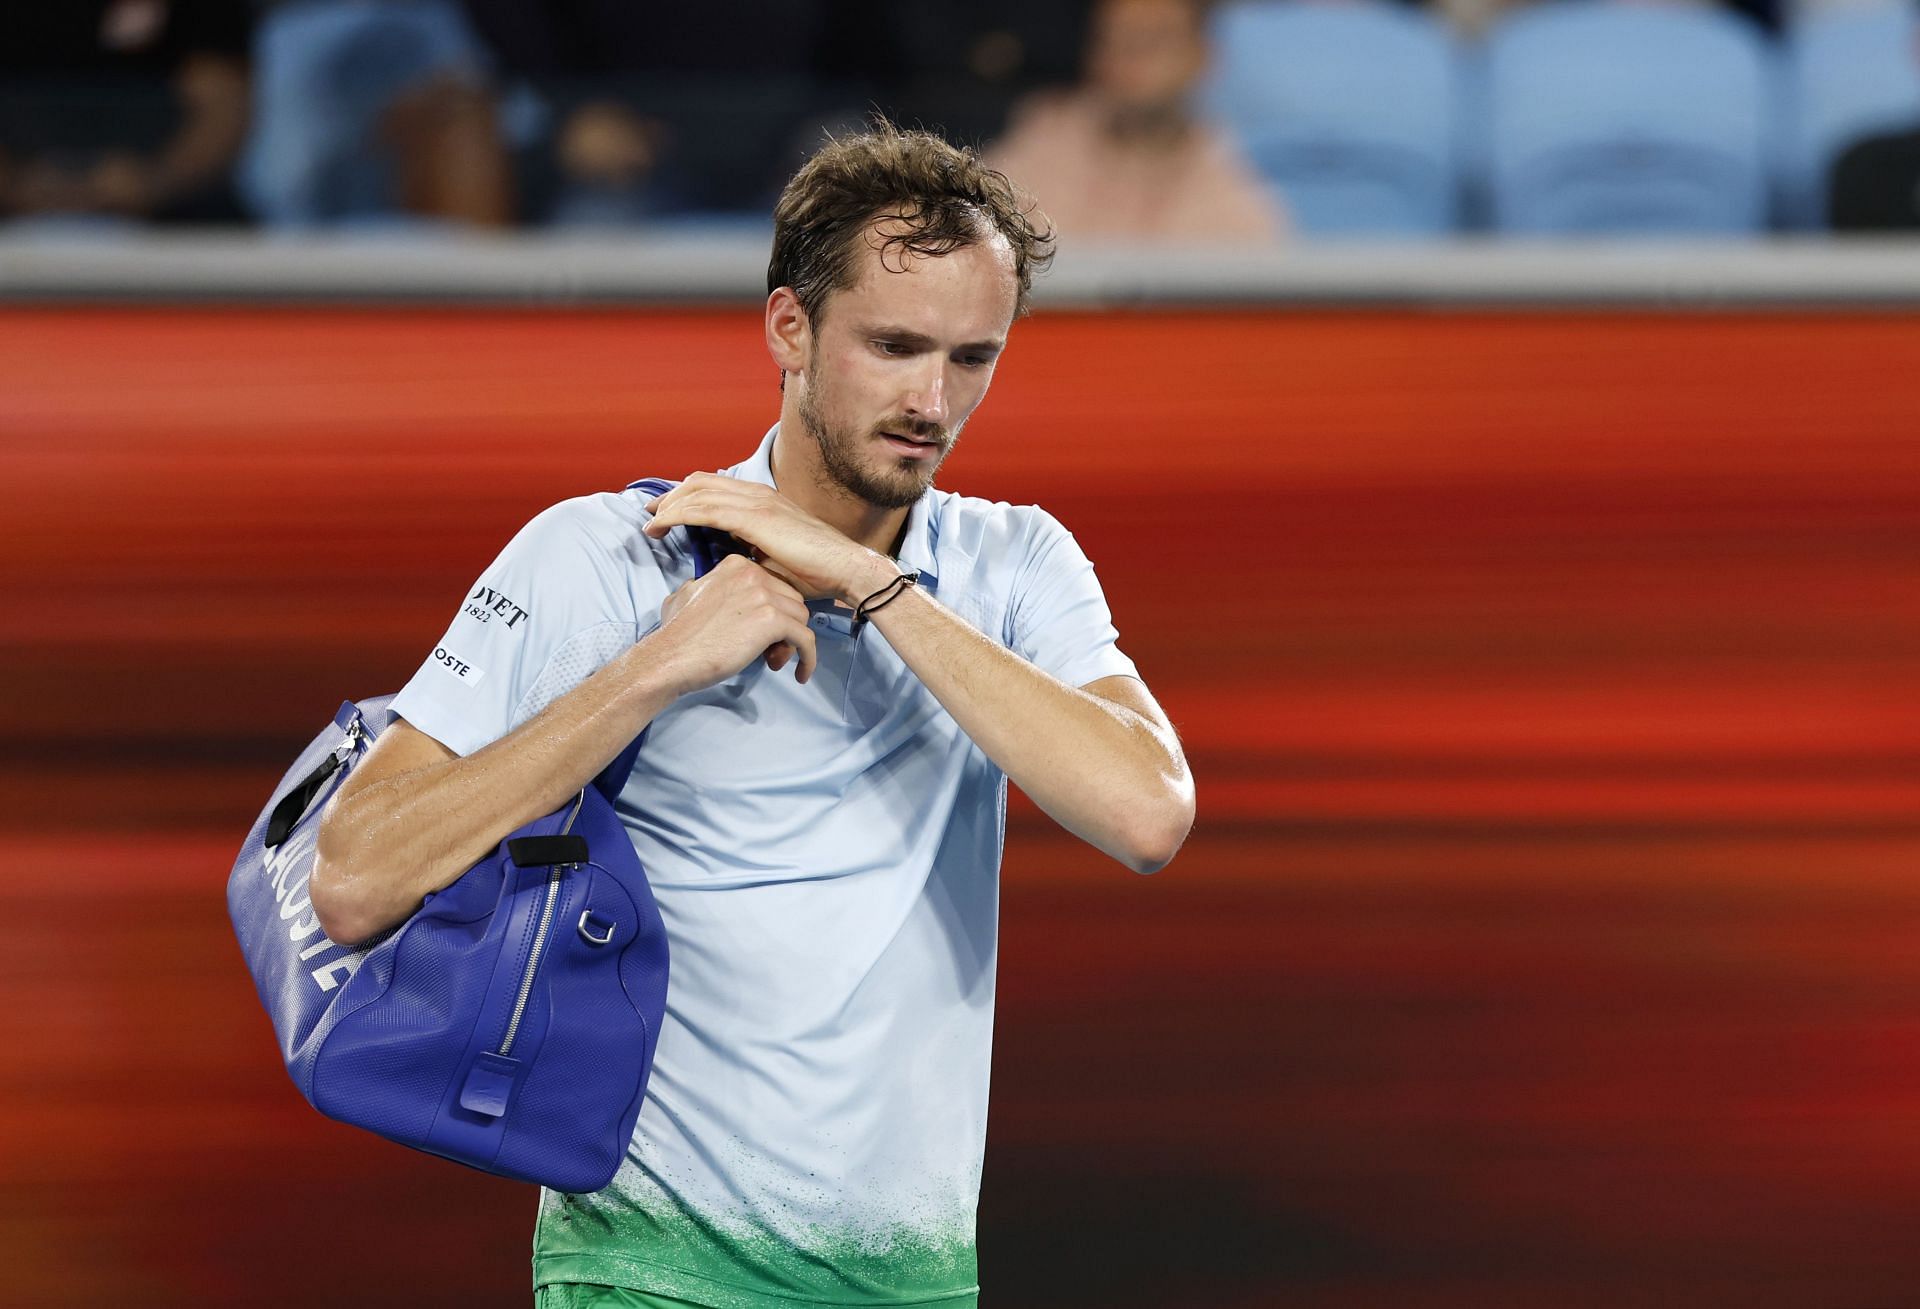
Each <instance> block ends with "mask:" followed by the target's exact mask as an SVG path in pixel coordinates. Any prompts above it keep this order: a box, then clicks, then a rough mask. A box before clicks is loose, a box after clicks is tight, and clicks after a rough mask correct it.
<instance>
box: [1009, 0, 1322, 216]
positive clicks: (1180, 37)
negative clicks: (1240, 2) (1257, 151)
mask: <svg viewBox="0 0 1920 1309" xmlns="http://www.w3.org/2000/svg"><path fill="white" fill-rule="evenodd" d="M1211 55H1212V52H1211V49H1210V47H1209V45H1208V40H1207V6H1206V5H1205V4H1204V3H1202V0H1102V3H1100V4H1097V5H1095V6H1094V8H1093V14H1092V17H1091V20H1090V22H1089V25H1088V29H1087V55H1086V78H1085V80H1084V82H1083V83H1082V84H1081V85H1080V86H1079V87H1077V88H1075V89H1073V90H1070V91H1047V92H1040V93H1037V94H1035V95H1033V96H1030V97H1028V99H1027V100H1026V101H1024V102H1023V103H1022V104H1021V105H1020V106H1019V107H1018V108H1017V109H1016V110H1015V111H1014V115H1013V121H1012V123H1011V125H1010V127H1009V129H1008V132H1007V135H1006V136H1005V137H1004V138H1003V139H1002V140H1000V141H998V142H996V143H995V144H994V146H993V147H992V149H991V150H990V151H989V153H988V160H989V162H990V163H991V164H992V165H993V166H994V167H995V168H997V169H999V170H1000V171H1001V172H1003V173H1005V174H1007V175H1008V176H1009V177H1012V178H1014V179H1015V180H1016V181H1018V182H1019V183H1020V184H1021V185H1022V186H1025V187H1027V188H1028V189H1030V190H1032V191H1033V192H1034V194H1035V196H1036V197H1037V198H1038V200H1039V201H1040V206H1041V208H1042V209H1043V210H1045V212H1046V215H1047V218H1048V219H1049V220H1051V221H1052V222H1053V223H1054V224H1056V225H1057V226H1058V228H1059V230H1061V231H1063V232H1065V233H1067V234H1068V235H1069V236H1071V237H1075V238H1088V239H1100V240H1115V241H1168V242H1200V243H1231V244H1239V245H1272V244H1275V243H1276V242H1278V241H1279V240H1281V239H1282V237H1283V236H1284V235H1285V233H1286V227H1287V219H1286V212H1285V210H1284V208H1283V207H1282V206H1281V204H1280V202H1279V200H1278V199H1277V198H1276V196H1275V194H1274V192H1273V190H1272V189H1271V188H1270V187H1268V186H1267V184H1266V183H1265V182H1263V181H1262V180H1261V179H1260V177H1259V175H1258V174H1257V173H1255V172H1254V170H1253V168H1252V167H1251V166H1250V165H1249V164H1248V163H1247V162H1246V161H1245V160H1244V159H1242V158H1241V157H1240V152H1239V150H1238V148H1237V147H1236V146H1235V145H1234V144H1233V142H1232V141H1230V140H1229V139H1228V138H1227V137H1226V136H1225V135H1224V134H1223V133H1222V132H1221V131H1220V129H1219V128H1218V127H1217V126H1215V125H1214V124H1213V123H1210V122H1208V121H1207V120H1206V119H1205V118H1204V117H1202V116H1200V115H1199V114H1198V113H1197V112H1196V111H1195V108H1194V104H1193V101H1194V98H1195V96H1196V95H1197V93H1198V88H1199V85H1200V82H1201V80H1202V79H1203V78H1204V77H1205V76H1206V71H1207V64H1208V62H1209V61H1210V59H1211Z"/></svg>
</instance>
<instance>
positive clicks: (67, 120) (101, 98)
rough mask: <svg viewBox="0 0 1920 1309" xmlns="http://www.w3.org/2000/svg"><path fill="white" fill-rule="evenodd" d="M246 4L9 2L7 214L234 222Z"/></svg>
mask: <svg viewBox="0 0 1920 1309" xmlns="http://www.w3.org/2000/svg"><path fill="white" fill-rule="evenodd" d="M250 26H251V20H250V15H249V13H248V10H247V7H246V4H245V0H22V2H20V3H15V4H9V5H5V6H0V214H4V215H5V216H7V217H12V218H21V217H50V216H82V215H86V216H94V217H104V216H114V217H117V218H120V219H122V220H148V219H152V220H177V221H195V222H218V221H239V220H240V218H241V213H240V210H239V207H238V205H237V204H236V203H235V200H234V197H233V188H232V177H231V168H232V164H233V161H234V158H235V156H236V154H237V153H238V151H239V149H240V143H241V141H242V140H243V139H244V137H245V135H246V130H247V45H248V37H249V29H250Z"/></svg>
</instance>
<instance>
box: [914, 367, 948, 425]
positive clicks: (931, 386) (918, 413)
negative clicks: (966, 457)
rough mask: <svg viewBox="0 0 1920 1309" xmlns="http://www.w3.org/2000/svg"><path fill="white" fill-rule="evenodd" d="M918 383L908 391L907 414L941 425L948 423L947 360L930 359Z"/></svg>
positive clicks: (924, 421) (925, 421)
mask: <svg viewBox="0 0 1920 1309" xmlns="http://www.w3.org/2000/svg"><path fill="white" fill-rule="evenodd" d="M918 383H919V384H918V385H917V386H915V387H914V389H913V390H912V391H909V392H908V393H907V401H906V408H907V416H908V417H909V418H918V419H919V420H920V421H921V422H923V423H933V424H934V425H936V426H939V427H945V426H946V425H947V361H946V360H944V359H934V360H931V361H930V364H929V367H928V369H927V371H926V372H924V373H922V374H921V375H920V377H919V379H918Z"/></svg>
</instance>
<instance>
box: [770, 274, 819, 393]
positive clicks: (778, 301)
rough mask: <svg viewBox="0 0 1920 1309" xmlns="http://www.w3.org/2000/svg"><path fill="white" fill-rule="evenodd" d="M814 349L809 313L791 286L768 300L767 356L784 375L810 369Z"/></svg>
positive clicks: (780, 288)
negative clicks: (806, 367) (810, 355)
mask: <svg viewBox="0 0 1920 1309" xmlns="http://www.w3.org/2000/svg"><path fill="white" fill-rule="evenodd" d="M812 346H813V325H812V324H811V323H809V322H808V321H807V311H806V310H805V309H803V308H801V306H800V298H799V297H798V296H796V295H795V294H794V293H793V288H792V287H790V286H782V287H779V288H777V289H776V290H775V291H774V293H773V294H772V295H770V296H768V297H767V353H768V354H770V355H772V356H773V363H774V366H775V367H776V368H778V369H779V370H780V371H781V372H782V373H797V372H799V371H800V370H801V369H802V368H804V367H805V366H806V363H807V355H808V353H809V352H810V351H811V349H812Z"/></svg>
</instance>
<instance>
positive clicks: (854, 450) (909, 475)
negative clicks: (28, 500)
mask: <svg viewBox="0 0 1920 1309" xmlns="http://www.w3.org/2000/svg"><path fill="white" fill-rule="evenodd" d="M807 382H808V385H807V393H806V394H805V395H803V396H801V397H800V403H799V405H798V412H799V414H800V422H801V424H802V425H803V426H804V427H805V428H806V429H807V435H808V436H810V437H812V438H813V443H814V444H815V445H816V446H818V447H819V449H820V466H821V468H823V469H824V470H825V472H826V475H827V480H828V481H829V482H830V483H831V484H832V485H833V486H835V487H838V488H839V489H840V490H843V491H845V492H846V493H847V494H849V495H851V496H853V497H854V498H855V499H858V500H863V501H865V502H866V503H867V504H869V505H872V506H873V507H874V508H875V509H905V508H908V507H909V506H911V505H912V504H913V502H914V501H916V500H918V499H919V498H920V497H921V496H923V495H925V494H926V493H927V490H928V488H929V487H931V486H932V485H933V475H934V474H935V473H937V472H939V471H940V465H941V464H943V463H945V462H946V458H947V455H948V454H950V453H951V452H952V450H953V442H954V440H955V439H957V435H958V434H957V433H956V434H954V435H952V436H950V435H949V434H948V433H947V431H946V429H945V428H943V427H941V426H940V425H939V424H938V423H929V422H924V421H922V420H920V419H918V418H906V417H901V418H894V419H889V420H887V421H886V422H883V423H880V424H877V425H876V426H874V427H872V428H869V429H868V430H867V431H865V432H859V433H856V432H855V431H854V430H853V429H851V428H849V427H836V426H834V425H832V424H830V423H828V422H827V421H826V418H825V416H824V415H823V414H822V413H821V412H820V408H821V406H820V403H819V402H820V400H821V398H822V395H823V392H824V390H825V388H824V387H823V386H822V385H821V384H820V383H821V374H820V372H819V370H818V369H817V368H815V367H813V366H812V365H811V363H809V367H808V376H807ZM883 431H885V432H903V433H905V434H907V435H909V436H914V437H918V438H920V439H922V440H928V441H938V442H939V443H940V446H941V450H940V453H939V454H938V455H937V456H936V457H934V458H932V459H909V458H907V457H906V456H904V455H896V454H894V453H893V452H891V451H890V450H887V449H886V448H885V447H884V446H882V445H881V444H880V443H879V441H878V439H877V438H878V436H879V434H880V433H881V432H883ZM869 447H871V448H873V449H874V450H877V451H879V456H878V461H877V463H876V462H875V461H874V456H872V455H870V454H868V453H867V449H868V448H869Z"/></svg>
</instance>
